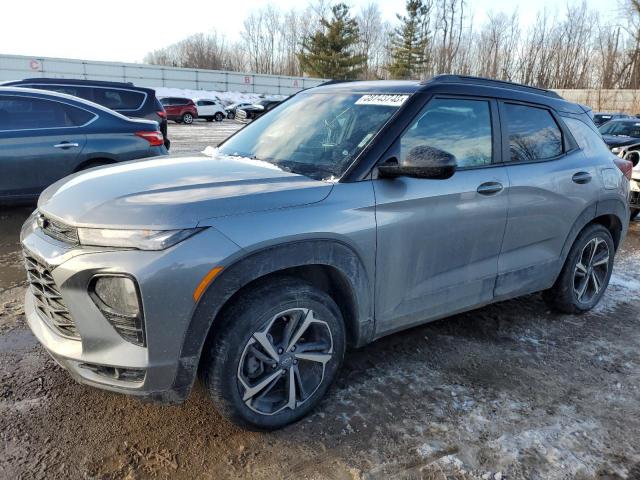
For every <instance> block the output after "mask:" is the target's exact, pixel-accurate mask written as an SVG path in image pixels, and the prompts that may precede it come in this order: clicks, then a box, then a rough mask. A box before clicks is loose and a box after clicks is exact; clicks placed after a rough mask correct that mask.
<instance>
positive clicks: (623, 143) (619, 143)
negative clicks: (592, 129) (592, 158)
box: [599, 118, 640, 220]
mask: <svg viewBox="0 0 640 480" xmlns="http://www.w3.org/2000/svg"><path fill="white" fill-rule="evenodd" d="M599 131H600V133H601V134H602V138H603V140H604V141H605V143H606V144H607V146H608V147H609V148H610V149H611V152H612V153H614V154H615V155H617V156H618V157H620V158H622V159H624V160H628V161H630V162H631V163H632V165H633V170H632V179H631V194H630V197H629V206H630V208H631V219H632V220H633V219H635V218H636V217H637V216H638V214H639V213H640V118H638V119H635V120H633V119H632V120H627V119H617V120H611V121H609V122H607V123H605V124H604V125H602V126H601V127H600V128H599Z"/></svg>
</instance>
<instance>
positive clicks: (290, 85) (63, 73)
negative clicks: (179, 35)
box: [0, 55, 324, 95]
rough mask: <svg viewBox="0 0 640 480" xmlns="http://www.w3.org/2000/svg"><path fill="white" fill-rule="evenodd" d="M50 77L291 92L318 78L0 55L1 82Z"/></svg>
mask: <svg viewBox="0 0 640 480" xmlns="http://www.w3.org/2000/svg"><path fill="white" fill-rule="evenodd" d="M33 77H51V78H76V79H88V80H105V81H111V82H133V83H134V84H135V85H139V86H142V87H151V88H154V87H173V88H184V89H190V90H217V91H223V92H224V91H234V92H246V93H267V94H278V95H291V94H292V93H296V92H298V91H300V90H302V89H303V88H309V87H314V86H316V85H318V84H320V83H322V82H324V80H323V79H320V78H303V77H286V76H277V75H258V74H252V73H238V72H226V71H220V70H202V69H193V68H173V67H160V66H156V65H144V64H137V63H115V62H94V61H86V60H75V59H68V58H49V57H28V56H23V55H0V82H2V81H6V80H21V79H23V78H33Z"/></svg>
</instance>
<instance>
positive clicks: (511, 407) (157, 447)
mask: <svg viewBox="0 0 640 480" xmlns="http://www.w3.org/2000/svg"><path fill="white" fill-rule="evenodd" d="M172 127H173V126H172ZM178 128H180V129H186V128H191V127H182V126H181V127H173V130H174V131H175V130H178ZM202 128H211V129H214V128H217V127H216V125H215V124H213V125H211V124H209V125H206V126H204V127H202ZM180 133H181V134H184V136H185V138H187V137H188V135H189V134H190V133H189V132H188V131H187V132H182V130H180ZM29 211H30V209H29V208H22V209H4V210H2V211H0V445H1V449H0V479H20V478H25V479H32V478H34V479H38V478H43V479H44V478H46V479H76V478H96V479H145V478H160V479H162V478H171V479H173V478H176V479H194V478H202V479H232V478H257V479H279V478H285V479H298V478H309V479H324V478H331V479H333V478H335V479H349V480H351V479H386V478H402V479H404V478H406V479H413V478H416V479H446V478H451V479H472V478H478V479H489V478H490V479H500V478H502V479H506V478H508V479H574V478H575V479H580V480H585V479H621V478H631V479H640V222H635V223H634V224H632V226H631V229H630V232H629V236H628V238H627V240H626V242H625V244H624V246H623V248H622V250H621V251H620V253H619V255H618V257H617V260H616V266H615V270H614V275H613V277H612V283H611V285H610V287H609V290H608V291H607V293H606V296H605V298H604V299H603V301H602V303H601V304H600V305H599V306H598V307H597V308H596V309H595V310H594V311H593V312H591V313H589V314H586V315H583V316H571V315H558V314H555V313H551V312H549V311H548V309H547V308H546V307H545V305H544V304H543V302H542V301H541V299H540V296H539V295H530V296H528V297H525V298H522V299H518V300H513V301H508V302H503V303H500V304H497V305H493V306H490V307H486V308H483V309H480V310H476V311H473V312H470V313H467V314H464V315H458V316H455V317H453V318H449V319H447V320H442V321H439V322H435V323H431V324H429V325H425V326H422V327H418V328H414V329H412V330H410V331H406V332H402V333H398V334H396V335H393V336H390V337H388V338H385V339H382V340H379V341H377V342H375V343H374V344H372V345H369V346H367V347H365V348H362V349H360V350H357V351H352V352H350V353H349V354H348V355H347V358H346V365H345V366H344V368H343V371H342V373H341V375H340V377H339V379H338V381H337V382H336V384H335V385H334V386H333V388H332V389H331V390H330V392H329V395H328V396H327V397H326V399H325V400H324V401H323V402H322V404H321V405H320V407H319V408H318V410H317V411H316V412H315V413H314V414H313V415H311V416H310V417H308V418H307V419H305V420H303V421H301V422H299V423H297V424H295V425H292V426H290V427H288V428H286V429H284V430H281V431H279V432H275V433H268V434H267V433H253V432H246V431H242V430H240V429H238V428H235V427H234V426H231V425H229V424H227V423H226V422H225V421H224V420H223V419H222V418H220V417H219V415H218V414H217V413H216V412H215V411H214V410H213V409H212V408H211V404H210V403H209V401H208V399H207V397H206V395H205V393H204V392H203V390H202V389H201V388H200V387H197V388H196V389H195V391H194V392H193V393H192V395H191V397H190V398H189V400H188V401H187V402H186V403H185V404H184V405H182V406H171V407H166V406H160V405H153V404H144V403H141V402H139V401H137V400H135V399H130V398H127V397H125V396H121V395H118V394H113V393H107V392H103V391H99V390H96V389H92V388H90V387H85V386H82V385H79V384H76V383H74V382H73V381H72V380H71V379H70V378H69V376H68V375H67V374H66V373H65V371H64V370H62V369H61V368H59V367H58V366H57V365H56V364H55V363H54V362H53V361H52V360H51V359H50V358H49V357H48V355H47V354H46V353H45V352H44V351H43V349H42V348H41V347H40V346H39V345H38V344H37V343H36V342H35V340H34V338H33V336H32V335H31V333H30V332H29V331H28V329H27V328H26V326H25V322H24V315H23V309H22V296H23V293H24V289H25V283H24V274H23V273H22V268H21V260H20V255H19V250H18V230H19V225H20V224H21V223H22V221H23V219H24V218H25V217H26V216H27V215H28V213H29Z"/></svg>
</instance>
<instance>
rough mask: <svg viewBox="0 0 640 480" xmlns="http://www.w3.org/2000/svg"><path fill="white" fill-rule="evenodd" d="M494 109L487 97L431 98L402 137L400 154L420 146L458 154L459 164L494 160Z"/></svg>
mask: <svg viewBox="0 0 640 480" xmlns="http://www.w3.org/2000/svg"><path fill="white" fill-rule="evenodd" d="M491 139H492V135H491V109H490V104H489V102H487V101H485V100H466V99H448V98H440V99H435V100H432V101H430V102H429V104H428V105H427V106H426V107H425V108H424V110H423V111H422V112H421V113H420V114H419V115H418V118H417V120H416V121H415V122H414V123H413V124H412V125H411V126H410V127H409V130H407V131H406V132H405V133H404V135H403V136H402V138H401V139H400V157H401V161H402V160H404V159H405V158H406V157H407V155H408V154H409V152H410V151H411V150H412V149H414V148H416V147H420V146H429V147H433V148H437V149H439V150H443V151H445V152H447V153H450V154H451V155H454V156H455V157H456V162H457V165H458V167H460V168H464V167H479V166H483V165H489V164H490V163H491V160H492V140H491Z"/></svg>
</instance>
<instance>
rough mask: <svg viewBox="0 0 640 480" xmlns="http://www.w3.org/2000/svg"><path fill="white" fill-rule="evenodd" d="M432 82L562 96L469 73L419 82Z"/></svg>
mask: <svg viewBox="0 0 640 480" xmlns="http://www.w3.org/2000/svg"><path fill="white" fill-rule="evenodd" d="M432 83H469V84H473V85H487V86H489V87H504V88H510V89H513V90H521V91H524V92H530V93H536V94H538V95H545V96H547V97H552V98H559V99H562V97H561V96H560V95H558V94H557V93H556V92H553V91H551V90H547V89H545V88H538V87H532V86H530V85H523V84H522V83H515V82H508V81H506V80H494V79H492V78H484V77H473V76H469V75H449V74H447V75H436V76H435V77H433V78H430V79H428V80H424V81H422V82H421V84H422V85H427V84H432Z"/></svg>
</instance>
